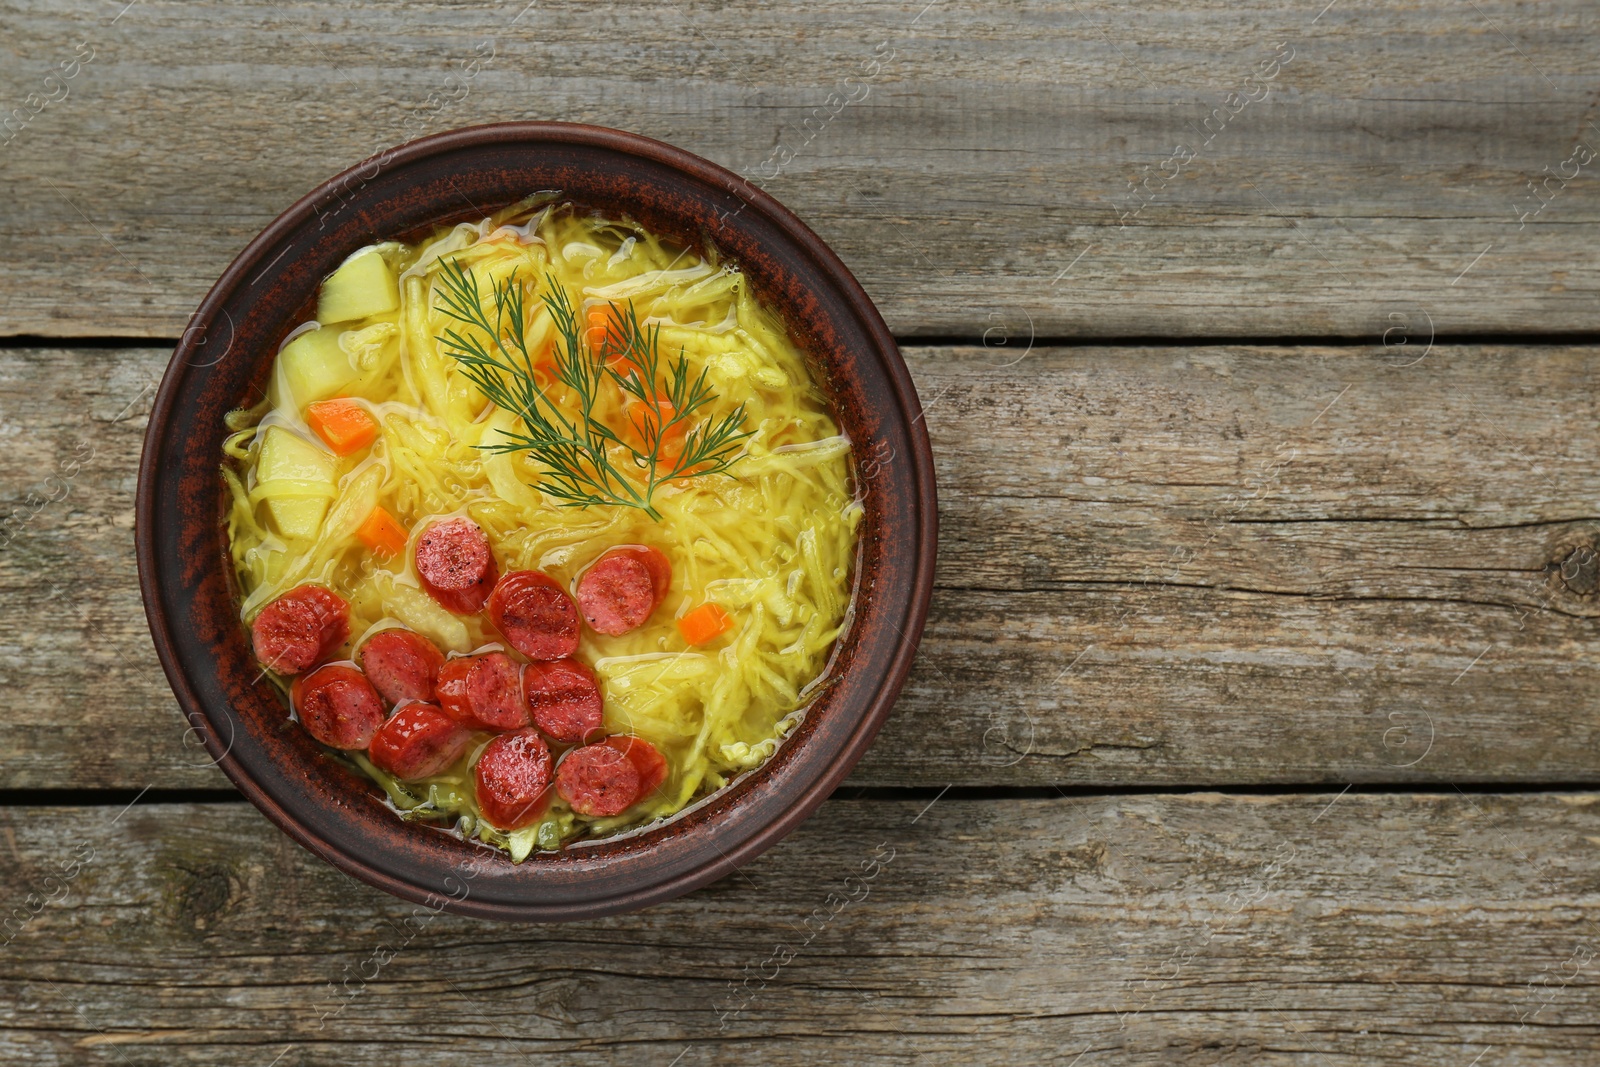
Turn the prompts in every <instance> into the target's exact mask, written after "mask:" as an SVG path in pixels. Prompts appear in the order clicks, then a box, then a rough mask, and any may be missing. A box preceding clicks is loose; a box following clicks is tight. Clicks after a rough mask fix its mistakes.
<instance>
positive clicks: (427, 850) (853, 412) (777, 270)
mask: <svg viewBox="0 0 1600 1067" xmlns="http://www.w3.org/2000/svg"><path fill="white" fill-rule="evenodd" d="M551 189H553V190H560V191H561V193H562V194H563V197H564V198H566V199H570V200H573V201H576V202H579V203H582V204H586V205H589V206H592V207H595V208H598V209H600V210H601V211H603V212H605V213H607V214H615V215H627V216H630V217H632V218H634V219H636V220H637V221H638V222H640V223H642V224H643V225H645V226H646V227H649V228H650V229H652V230H654V231H656V232H659V233H663V234H669V235H672V236H674V237H676V238H677V239H679V240H681V241H685V242H687V243H690V244H692V245H694V246H696V247H702V248H703V247H708V246H714V247H715V248H716V249H717V250H718V251H719V252H720V253H721V254H722V255H724V256H726V257H729V258H731V259H732V260H734V261H735V262H736V263H738V264H739V266H740V267H741V268H742V269H743V270H744V272H745V273H746V274H747V276H748V277H749V279H750V281H751V283H752V284H753V285H754V287H755V290H756V293H757V295H758V296H759V298H760V299H761V300H762V301H763V302H764V303H766V304H767V306H769V307H771V308H774V309H775V310H776V311H778V312H779V313H780V314H781V315H782V317H783V318H784V319H785V321H786V323H787V325H788V327H789V330H790V333H791V335H792V336H793V337H794V339H795V341H796V342H797V343H798V344H799V345H800V347H801V348H802V349H803V350H804V351H805V352H806V354H807V357H808V359H809V360H810V361H811V363H812V368H813V372H814V373H815V374H816V376H817V378H818V380H819V381H820V382H821V383H822V384H823V386H824V388H825V389H826V390H827V392H828V394H829V396H830V397H831V400H832V402H833V405H834V409H835V413H836V415H837V417H838V419H839V421H840V423H841V425H842V426H843V428H844V430H845V432H846V433H847V434H848V435H849V436H850V439H851V440H852V442H854V445H855V453H856V462H857V475H858V481H859V484H860V487H861V494H862V499H863V501H864V504H865V509H866V516H865V521H864V522H863V524H862V527H861V547H860V557H859V569H860V581H859V586H858V589H859V592H858V594H857V598H856V602H855V617H854V621H853V622H852V624H851V626H850V628H849V630H848V631H847V633H846V634H845V636H844V637H843V638H842V639H841V642H840V645H839V647H838V650H837V652H836V654H835V656H834V659H833V662H832V666H831V668H830V682H831V684H829V685H827V686H826V687H823V688H822V690H821V693H822V695H821V696H820V697H819V698H818V699H817V701H816V703H815V704H814V705H813V706H812V707H811V709H810V710H809V712H808V713H807V714H806V716H805V718H804V720H803V722H802V724H801V725H800V726H799V727H798V729H796V730H795V732H794V733H793V734H791V735H790V736H789V738H788V739H787V740H786V741H785V742H784V743H783V744H782V745H781V746H780V747H779V749H778V751H777V752H776V753H775V754H774V755H773V757H772V758H771V759H770V760H768V761H767V762H766V763H765V764H764V765H762V766H761V767H759V768H757V769H756V770H754V771H751V772H749V773H747V774H745V775H743V776H742V777H740V778H738V779H737V780H735V781H734V782H732V783H730V784H729V785H728V786H727V787H725V788H724V789H722V790H721V791H719V792H717V793H715V794H713V795H712V796H710V797H708V798H706V799H705V800H703V801H701V802H699V803H697V804H696V805H695V806H694V807H692V808H691V809H690V810H688V811H686V812H685V813H683V814H681V815H679V816H677V817H675V818H674V819H672V820H670V821H666V822H664V823H660V824H657V825H655V826H652V827H650V828H648V829H646V830H644V831H643V832H638V833H635V834H633V835H631V836H627V837H622V838H617V839H612V840H604V841H597V842H590V843H581V844H573V845H568V846H567V847H566V848H564V849H562V850H561V851H560V852H551V853H538V852H536V853H534V854H533V855H532V856H530V857H529V858H528V859H526V860H525V861H523V862H522V863H520V864H514V863H512V862H511V860H510V857H508V856H507V855H506V854H504V853H503V852H500V851H497V850H494V849H491V848H488V847H487V846H484V845H481V844H478V843H474V842H468V841H463V840H461V839H459V838H458V837H456V836H454V835H452V834H450V833H446V832H443V831H441V830H439V829H437V828H436V827H434V826H430V825H427V824H419V823H407V822H403V821H401V820H400V819H399V818H397V817H396V815H395V813H394V812H393V811H392V810H390V809H389V808H387V807H386V806H385V805H384V803H383V802H382V799H381V794H380V793H379V791H378V789H377V787H376V786H375V785H374V784H373V783H371V782H369V781H367V780H366V779H365V778H362V777H360V776H358V775H356V774H354V773H352V772H351V771H349V770H347V769H346V768H345V767H344V766H343V765H342V764H341V763H339V762H338V761H336V760H334V759H332V758H330V757H329V756H327V755H326V754H325V753H324V752H323V750H322V749H321V748H320V747H319V746H318V745H317V744H316V743H315V742H314V741H312V740H311V738H310V737H309V736H308V735H307V734H306V733H305V732H304V730H302V729H301V728H300V727H299V725H298V724H296V723H294V722H292V721H291V720H290V719H289V718H288V715H287V712H286V709H285V707H284V705H283V703H282V702H281V699H280V698H279V696H278V695H277V693H276V691H275V690H274V689H273V688H272V686H271V685H270V684H268V683H267V682H266V681H265V680H264V679H263V678H262V677H261V673H260V670H259V668H258V667H257V665H256V663H255V661H254V658H253V657H252V655H251V649H250V644H249V641H248V635H247V632H246V630H245V628H244V626H243V624H242V623H241V621H240V617H239V595H238V590H237V587H236V584H235V582H234V579H233V576H232V570H231V567H230V566H229V564H228V560H227V553H226V539H225V535H224V531H223V526H222V516H223V514H224V511H225V508H226V504H227V501H226V497H227V493H226V490H225V487H224V484H223V482H222V479H221V477H220V475H219V464H220V463H221V460H222V441H223V437H224V436H225V427H224V423H223V416H224V415H225V414H226V413H227V412H228V411H229V410H230V409H231V408H235V407H239V406H242V405H248V404H249V403H252V402H253V401H254V400H255V399H256V398H258V397H259V396H260V395H261V391H262V389H263V387H264V384H265V381H266V379H267V375H268V371H269V369H270V366H271V363H272V360H273V357H274V355H275V353H276V351H277V349H278V346H279V344H280V342H281V341H282V340H283V338H284V336H285V335H286V334H287V333H288V331H289V330H290V329H291V328H293V327H294V326H295V325H296V324H297V323H300V322H303V321H305V320H307V319H309V318H311V317H313V310H312V309H313V307H314V303H315V297H316V291H317V287H318V285H319V283H320V282H321V281H322V279H323V278H324V277H325V276H326V275H327V274H328V273H329V272H331V271H332V270H333V269H334V268H335V267H336V266H338V265H339V263H340V262H341V261H342V260H343V259H344V258H345V257H346V256H347V255H349V254H350V253H351V252H352V251H354V250H355V249H357V248H359V247H361V246H363V245H366V244H370V243H372V242H374V241H378V240H383V239H388V238H396V237H398V238H407V237H410V236H414V235H419V234H421V233H422V232H425V231H426V230H428V229H430V228H431V227H433V226H435V225H437V224H440V223H448V222H456V221H461V220H473V221H476V220H478V219H481V218H483V217H484V216H486V215H488V214H489V213H490V212H492V211H494V210H495V209H497V208H499V207H502V206H505V205H508V204H511V203H513V202H515V201H516V200H518V199H520V198H521V197H523V196H526V195H527V194H529V193H532V192H536V191H540V190H551ZM137 515H138V518H137V540H138V556H139V581H140V587H141V590H142V592H143V595H144V604H145V611H146V614H147V616H148V618H149V621H150V629H151V632H152V634H153V636H154V638H155V646H156V650H157V652H158V653H159V654H160V657H161V662H162V665H163V667H165V669H166V672H167V677H168V679H169V680H170V681H171V683H172V688H173V692H174V693H175V695H176V697H177V700H178V703H179V705H180V706H181V708H182V711H183V713H184V714H185V716H187V717H188V719H189V721H190V723H191V724H192V725H193V726H194V727H195V728H196V730H197V731H198V732H199V733H200V735H201V736H202V737H203V738H204V739H205V742H206V745H207V747H208V749H209V750H210V752H211V755H212V757H213V758H214V759H215V761H216V763H217V765H218V766H219V767H220V768H221V769H222V770H223V772H224V773H226V774H227V775H228V777H229V778H230V779H232V780H233V782H234V784H235V785H236V786H238V788H239V789H240V791H241V792H243V793H244V794H245V796H246V797H248V798H249V799H250V800H251V801H252V802H253V803H254V804H255V805H256V806H257V807H258V808H260V809H261V811H262V812H263V813H264V814H265V815H266V816H267V817H268V818H269V819H271V820H272V821H273V822H274V823H276V824H277V825H278V826H279V827H281V828H282V829H283V830H284V832H286V833H287V834H289V835H290V836H291V837H293V838H294V839H295V840H296V841H298V842H300V843H301V844H302V845H304V846H305V847H306V848H308V849H310V850H311V851H312V852H314V853H316V854H317V855H318V856H321V857H322V858H323V859H325V860H327V861H328V862H329V863H332V864H334V865H335V866H337V867H339V868H341V869H343V870H344V871H346V872H348V873H349V874H351V875H353V876H355V877H357V878H360V879H362V880H363V881H366V882H369V883H371V884H372V885H374V886H377V887H379V888H380V889H384V890H386V891H388V892H390V893H393V894H395V895H396V896H399V897H403V898H406V899H408V900H412V901H416V902H418V903H419V904H421V905H423V906H425V907H427V908H430V909H434V910H439V909H447V910H450V911H456V912H461V913H464V914H468V915H476V916H481V917H485V918H492V919H507V920H523V921H529V920H533V921H544V920H559V919H577V918H586V917H591V916H597V915H604V914H609V913H613V912H619V911H626V910H632V909H636V908H641V907H645V906H647V905H650V904H653V903H657V902H659V901H662V900H666V899H668V898H671V897H673V896H676V895H678V894H681V893H685V892H688V891H689V890H692V889H694V888H696V887H698V886H702V885H705V884H706V883H708V882H711V881H712V880H714V879H717V878H720V877H722V876H724V875H726V874H729V873H730V872H732V871H733V870H734V869H736V868H738V867H740V866H742V865H743V864H746V863H749V862H750V860H751V859H753V858H754V857H755V856H756V855H757V854H759V853H760V852H761V851H762V850H764V849H766V848H768V847H770V846H771V845H772V844H773V843H774V842H776V841H778V840H779V839H781V838H782V837H783V836H784V835H785V834H787V833H788V832H789V831H791V830H793V829H794V828H795V827H796V826H797V825H798V824H799V823H800V822H801V821H802V820H804V819H805V818H806V817H807V816H808V815H810V814H811V813H812V812H813V811H814V810H815V809H816V808H817V806H818V805H819V804H821V803H822V801H823V800H825V799H826V798H827V797H828V795H829V793H830V792H831V791H832V790H833V789H834V788H835V787H836V786H837V785H838V784H839V783H840V781H841V780H843V779H844V777H845V776H846V775H847V774H848V773H849V771H850V769H851V768H852V767H853V766H854V765H855V764H856V762H857V761H858V760H859V759H860V758H861V756H862V754H863V752H865V751H866V748H867V746H868V744H869V743H870V742H871V741H872V738H873V736H874V735H875V734H876V733H877V731H878V728H879V726H880V725H881V724H882V723H883V721H884V719H885V717H886V716H887V715H888V714H889V710H890V708H891V707H892V705H893V704H894V701H895V697H896V695H897V694H898V693H899V691H900V687H901V685H902V683H903V682H904V680H905V677H906V673H907V671H908V670H909V668H910V666H911V660H912V656H913V655H914V653H915V651H916V646H917V641H918V639H919V637H920V635H921V633H922V628H923V622H924V620H925V618H926V615H927V608H928V599H929V595H930V593H931V591H932V587H933V568H934V552H935V532H936V522H937V508H936V504H935V498H934V477H933V461H932V456H931V454H930V452H929V449H928V439H927V433H926V431H925V429H924V427H923V422H922V417H921V408H920V406H919V404H918V401H917V394H916V390H915V389H914V387H913V385H912V382H911V378H910V375H909V374H908V373H907V372H906V367H905V364H904V363H903V362H902V361H901V358H900V354H899V351H898V350H897V349H896V347H895V343H894V339H893V338H892V337H891V336H890V334H889V331H888V328H887V327H886V326H885V325H884V323H883V320H882V318H881V317H880V316H879V315H878V312H877V310H876V309H875V308H874V307H873V306H872V302H871V301H870V300H869V299H868V298H867V295H866V293H865V292H863V291H862V289H861V286H860V285H859V284H857V282H856V280H855V279H854V278H853V277H851V275H850V272H849V271H848V270H847V269H846V268H845V266H844V264H843V263H841V262H840V261H839V258H838V257H837V256H836V255H834V253H833V252H832V251H831V250H830V249H829V248H828V247H827V245H825V244H824V243H823V242H822V241H821V240H820V239H819V238H818V237H817V235H816V234H814V233H812V232H811V231H810V230H809V229H807V228H806V226H805V225H804V224H803V223H801V222H800V220H799V219H797V218H796V217H795V216H794V215H793V214H792V213H790V212H789V211H788V210H787V209H785V208H784V207H783V206H781V205H780V204H779V203H778V202H777V201H776V200H774V199H773V198H772V197H771V196H769V195H767V194H766V193H765V192H763V191H762V190H760V189H758V188H756V187H755V186H753V185H751V184H750V183H749V182H747V181H745V180H744V179H743V178H740V177H739V176H738V175H736V174H733V173H732V172H730V171H727V170H724V169H723V168H721V167H719V166H716V165H715V164H712V163H710V162H707V161H706V160H704V159H701V158H699V157H697V156H694V155H691V154H690V153H688V152H684V151H682V150H680V149H677V148H673V147H671V146H669V145H666V144H662V143H660V142H658V141H653V140H649V139H647V138H644V137H639V136H636V135H633V134H628V133H622V132H619V131H616V130H608V129H601V128H598V127H592V126H580V125H570V124H565V123H507V124H501V125H494V126H479V127H473V128H469V129H461V130H455V131H451V132H448V133H442V134H438V135H436V136H432V137H426V138H423V139H421V140H418V141H413V142H411V143H409V144H406V145H403V146H401V147H398V148H395V149H392V150H389V151H386V152H383V153H381V154H379V155H377V156H374V157H373V158H372V159H369V160H367V161H366V162H364V163H362V164H360V165H359V166H357V167H354V168H352V169H350V170H348V171H346V172H345V173H343V174H340V175H338V176H337V177H334V178H332V179H330V180H328V181H327V182H325V183H323V184H322V185H321V186H319V187H318V188H316V189H314V190H312V192H311V193H309V194H308V195H307V196H306V197H305V198H304V199H302V200H300V201H299V202H298V203H297V204H295V205H294V206H293V207H291V208H290V209H289V210H288V211H286V212H284V213H283V215H281V216H279V218H278V219H277V220H276V221H274V222H273V223H272V224H271V225H270V226H268V227H267V228H266V229H265V230H264V231H263V232H262V233H261V235H260V236H258V237H257V238H256V239H255V240H253V241H251V242H250V244H249V246H248V247H246V248H245V250H244V251H243V252H242V253H240V255H239V257H238V258H237V259H235V260H234V261H233V263H232V264H231V265H230V266H229V267H228V269H227V270H226V271H225V272H223V275H222V277H221V278H220V279H218V281H217V283H216V284H215V285H214V286H213V287H212V289H211V291H210V292H209V293H208V294H207V295H206V298H205V300H204V301H203V302H202V303H201V304H200V307H199V309H198V310H197V311H196V312H195V314H194V318H193V320H192V321H191V323H190V325H189V328H188V329H187V330H186V331H185V332H184V335H183V338H182V340H181V342H180V343H179V345H178V347H177V350H176V351H175V352H174V353H173V356H172V362H171V363H170V364H169V366H168V367H167V372H166V375H165V377H164V378H163V380H162V383H161V390H160V393H159V395H158V397H157V399H156V402H155V407H154V410H153V412H152V414H151V417H150V426H149V430H148V432H147V434H146V437H145V447H144V455H143V457H142V459H141V461H140V467H139V495H138V513H137Z"/></svg>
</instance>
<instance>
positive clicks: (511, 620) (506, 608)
mask: <svg viewBox="0 0 1600 1067" xmlns="http://www.w3.org/2000/svg"><path fill="white" fill-rule="evenodd" d="M489 620H490V621H491V622H493V623H494V625H495V629H497V630H499V631H500V632H501V633H502V634H504V635H505V638H506V641H507V642H508V643H509V644H510V645H511V647H512V648H514V649H516V650H517V651H518V652H521V653H522V654H523V655H524V656H527V657H528V658H529V659H538V660H548V659H565V658H566V657H568V656H570V655H572V654H573V653H574V652H576V651H578V608H577V605H575V604H574V603H573V602H572V598H571V597H570V596H568V595H567V591H566V590H565V589H563V588H561V586H560V585H559V584H558V583H557V582H556V580H555V579H554V578H552V577H550V576H549V575H548V574H544V573H542V572H540V571H512V572H511V573H510V574H508V575H506V576H505V577H504V578H502V579H500V583H499V584H498V585H496V586H495V587H494V594H493V595H492V596H490V597H489Z"/></svg>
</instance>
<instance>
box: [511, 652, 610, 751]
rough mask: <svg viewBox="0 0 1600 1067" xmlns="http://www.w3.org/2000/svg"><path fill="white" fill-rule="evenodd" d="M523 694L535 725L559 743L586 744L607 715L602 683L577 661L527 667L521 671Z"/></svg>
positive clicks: (535, 664) (558, 661)
mask: <svg viewBox="0 0 1600 1067" xmlns="http://www.w3.org/2000/svg"><path fill="white" fill-rule="evenodd" d="M522 692H523V695H524V696H526V697H527V700H528V712H529V714H531V715H532V716H533V725H535V726H537V727H538V728H539V729H541V730H543V731H544V732H545V733H547V734H549V735H550V736H551V737H553V738H554V739H555V740H557V741H564V742H567V743H569V744H570V743H573V742H577V741H584V740H587V739H588V737H589V735H590V734H593V733H595V732H596V731H598V730H599V729H600V722H601V719H602V718H603V717H604V715H605V701H604V700H603V699H601V696H600V683H599V682H597V681H595V677H594V673H593V672H592V671H590V670H589V668H588V667H585V666H584V665H583V664H581V663H579V662H578V661H577V660H575V659H557V660H550V661H548V662H540V663H530V664H528V665H527V666H526V667H524V668H523V669H522Z"/></svg>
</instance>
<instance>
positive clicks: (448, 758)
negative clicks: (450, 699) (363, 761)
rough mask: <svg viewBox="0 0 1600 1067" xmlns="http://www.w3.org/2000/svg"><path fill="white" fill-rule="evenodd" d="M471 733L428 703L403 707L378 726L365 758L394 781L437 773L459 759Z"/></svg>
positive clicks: (469, 739) (409, 779)
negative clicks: (387, 773) (390, 775)
mask: <svg viewBox="0 0 1600 1067" xmlns="http://www.w3.org/2000/svg"><path fill="white" fill-rule="evenodd" d="M471 740H472V731H470V730H468V729H467V728H466V727H465V726H462V725H461V724H460V723H458V722H456V721H455V720H454V719H452V718H451V717H450V716H448V715H446V714H445V713H444V712H442V711H440V710H439V709H438V708H436V707H434V706H433V705H432V704H407V705H406V706H405V707H403V708H401V709H400V710H399V711H397V712H395V713H394V715H393V716H391V717H390V719H389V721H388V722H386V723H384V724H383V725H382V726H380V727H378V732H377V733H376V734H374V735H373V738H372V743H371V744H370V745H369V746H368V747H367V755H368V756H369V757H370V758H371V759H372V762H373V763H375V764H377V765H378V766H379V767H381V768H383V769H384V770H386V771H388V772H389V773H390V774H392V775H394V776H395V777H396V778H403V779H406V780H408V781H412V780H415V779H418V778H428V777H431V776H432V775H435V774H438V773H439V772H440V771H442V770H444V769H445V768H447V767H449V766H450V765H451V764H452V763H454V762H455V761H456V760H458V759H460V758H461V753H462V752H464V751H466V748H467V743H468V742H469V741H471Z"/></svg>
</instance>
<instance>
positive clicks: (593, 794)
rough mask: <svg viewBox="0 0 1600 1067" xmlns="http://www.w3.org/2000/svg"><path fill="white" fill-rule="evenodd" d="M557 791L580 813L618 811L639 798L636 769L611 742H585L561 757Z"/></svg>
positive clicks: (617, 812) (599, 813)
mask: <svg viewBox="0 0 1600 1067" xmlns="http://www.w3.org/2000/svg"><path fill="white" fill-rule="evenodd" d="M556 793H557V794H559V795H560V797H561V799H562V800H565V801H566V802H567V803H568V804H570V805H572V810H573V811H575V812H577V813H578V814H579V815H592V816H600V817H604V816H608V815H620V814H622V812H624V811H626V810H627V808H628V807H629V805H631V804H632V803H633V802H634V801H636V800H638V799H639V770H638V768H637V767H635V766H634V765H633V761H632V760H630V759H629V758H628V757H627V756H626V755H625V754H623V753H622V752H621V751H619V750H618V749H615V748H612V747H611V746H610V745H585V746H584V747H583V748H575V749H573V750H572V751H570V752H568V753H567V754H566V755H565V756H563V757H562V758H561V766H559V767H557V768H556Z"/></svg>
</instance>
